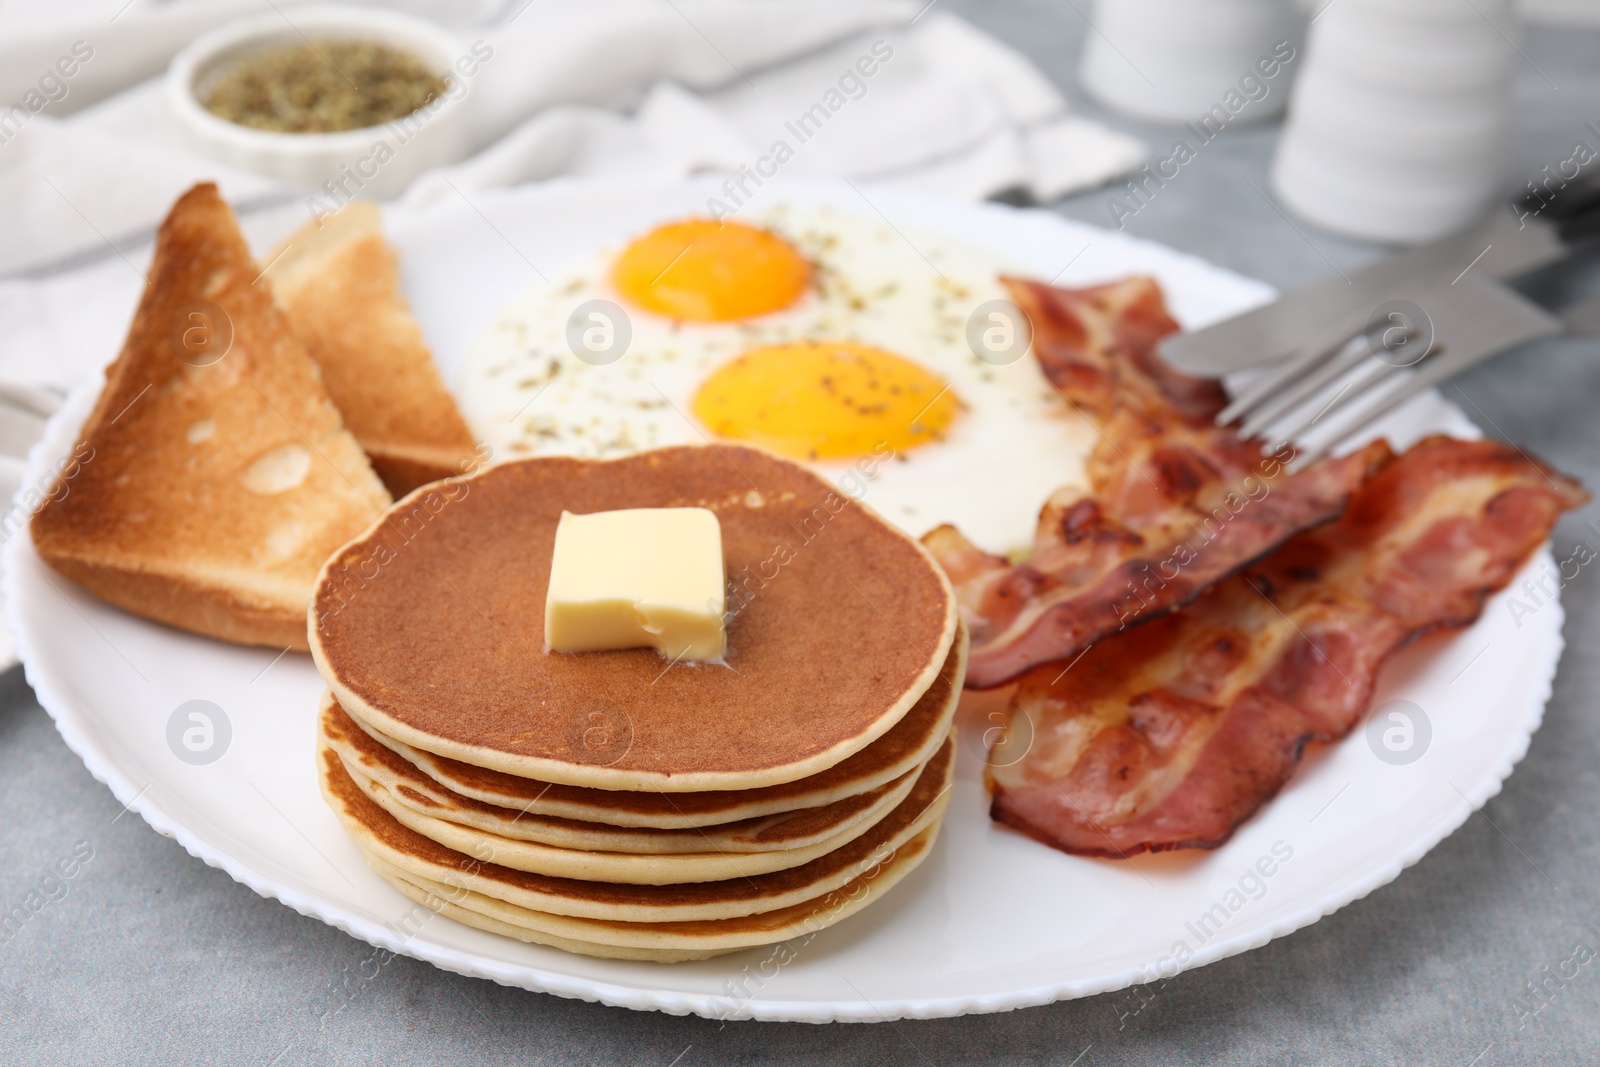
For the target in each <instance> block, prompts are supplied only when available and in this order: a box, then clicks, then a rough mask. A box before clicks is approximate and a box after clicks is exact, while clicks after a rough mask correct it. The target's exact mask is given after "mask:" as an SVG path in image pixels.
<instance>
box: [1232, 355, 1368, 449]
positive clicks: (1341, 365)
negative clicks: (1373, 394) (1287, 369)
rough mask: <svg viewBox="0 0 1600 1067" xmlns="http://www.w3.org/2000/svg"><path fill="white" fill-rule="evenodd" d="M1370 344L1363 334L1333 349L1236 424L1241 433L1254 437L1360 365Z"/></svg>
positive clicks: (1243, 435) (1366, 357)
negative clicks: (1297, 379)
mask: <svg viewBox="0 0 1600 1067" xmlns="http://www.w3.org/2000/svg"><path fill="white" fill-rule="evenodd" d="M1371 356H1372V347H1371V345H1369V344H1368V343H1367V337H1366V335H1365V334H1360V335H1357V336H1356V337H1353V338H1351V339H1350V340H1349V341H1348V342H1346V343H1345V345H1344V347H1342V348H1341V349H1339V351H1338V352H1336V353H1335V354H1334V356H1333V358H1332V359H1329V360H1326V361H1324V362H1323V364H1322V366H1320V367H1318V368H1317V369H1316V370H1315V371H1313V372H1312V373H1310V374H1308V375H1306V376H1305V377H1304V378H1303V379H1301V380H1300V381H1298V382H1295V383H1294V384H1293V385H1291V386H1289V387H1288V388H1286V389H1284V390H1282V391H1280V392H1279V393H1277V394H1276V395H1275V396H1273V397H1272V398H1271V399H1270V400H1268V401H1267V402H1265V403H1263V404H1262V405H1261V406H1260V407H1259V408H1257V409H1256V410H1255V411H1254V412H1253V413H1252V414H1251V415H1250V417H1249V418H1247V419H1245V421H1244V424H1243V425H1241V426H1240V427H1239V434H1240V436H1242V437H1255V436H1257V435H1259V434H1260V433H1261V431H1262V430H1264V429H1266V427H1268V426H1270V425H1271V424H1272V423H1273V422H1275V421H1277V420H1278V419H1280V418H1282V417H1283V415H1284V414H1285V413H1287V412H1290V411H1293V410H1294V409H1295V408H1296V407H1297V406H1299V405H1300V404H1302V403H1304V402H1305V401H1306V400H1308V399H1310V398H1311V397H1312V396H1314V395H1316V393H1317V392H1318V390H1320V389H1322V388H1323V387H1324V386H1326V385H1327V384H1328V383H1329V382H1332V381H1335V380H1337V379H1338V378H1339V377H1340V376H1341V375H1344V374H1347V373H1349V372H1350V371H1352V370H1354V369H1355V368H1356V367H1359V366H1360V365H1361V364H1362V362H1364V361H1365V360H1367V359H1370V358H1371Z"/></svg>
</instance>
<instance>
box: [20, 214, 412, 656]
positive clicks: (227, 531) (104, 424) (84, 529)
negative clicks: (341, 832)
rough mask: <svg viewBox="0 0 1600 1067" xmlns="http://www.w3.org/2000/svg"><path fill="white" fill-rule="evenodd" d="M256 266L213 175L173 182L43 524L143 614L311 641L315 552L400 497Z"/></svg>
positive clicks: (62, 559)
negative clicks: (388, 487) (123, 330)
mask: <svg viewBox="0 0 1600 1067" xmlns="http://www.w3.org/2000/svg"><path fill="white" fill-rule="evenodd" d="M258 282H259V272H258V269H257V267H256V264H255V261H254V260H253V259H252V258H251V256H250V250H249V248H248V247H247V246H246V244H245V241H244V238H243V237H242V236H241V234H240V233H239V228H238V224H237V222H236V221H235V219H234V217H233V212H232V211H230V210H229V208H228V206H227V204H225V203H224V202H223V201H222V199H221V197H219V196H218V195H217V190H216V186H214V185H211V184H205V185H197V186H195V187H194V188H193V189H191V190H189V191H188V192H187V193H185V194H184V195H183V196H182V197H181V198H179V200H178V202H177V203H176V204H174V205H173V208H172V211H171V213H170V214H169V215H168V216H167V218H166V221H165V222H163V223H162V225H161V229H160V232H159V233H158V235H157V238H156V249H155V256H154V258H153V260H152V262H151V264H150V273H149V275H148V277H147V280H146V284H145V290H144V295H143V297H142V298H141V300H140V303H139V309H138V311H137V313H136V314H135V315H134V319H133V325H132V326H131V327H130V328H129V330H128V337H127V341H126V342H125V343H124V345H123V349H122V352H121V354H120V355H119V356H118V357H117V360H116V362H114V363H113V364H111V366H110V367H108V368H107V369H106V384H105V388H104V389H103V390H102V391H101V394H100V399H99V401H98V402H97V403H96V405H95V407H94V410H93V412H92V413H91V414H90V416H89V419H88V421H87V422H86V423H85V424H84V427H83V430H82V431H81V434H80V437H79V443H78V449H77V452H76V456H77V461H76V462H75V463H74V464H73V465H72V466H71V467H69V468H68V470H67V472H66V476H64V479H63V481H62V482H61V483H59V484H58V486H57V487H56V490H55V492H53V493H52V495H51V499H50V500H48V501H47V503H46V504H45V505H44V506H43V507H42V508H41V509H40V510H39V511H38V513H37V514H36V515H35V516H34V518H33V522H32V531H33V540H34V543H35V545H36V546H37V548H38V551H39V554H40V556H42V557H43V558H44V560H45V561H46V562H47V563H49V564H50V565H51V566H52V567H54V568H55V569H56V570H58V571H60V572H61V573H62V574H64V575H66V576H67V577H68V578H71V579H72V580H73V581H76V582H78V583H79V584H80V585H82V586H84V587H85V588H87V589H88V590H89V591H90V592H91V593H93V594H94V595H96V596H98V597H100V598H101V599H102V600H106V601H108V602H110V603H112V604H115V605H117V606H119V607H122V608H125V609H127V610H128V611H131V612H134V613H135V614H139V615H144V616H146V617H148V618H152V619H157V620H159V621H161V622H165V623H170V624H171V625H173V626H178V627H181V628H183V629H186V630H193V631H195V632H196V633H202V634H208V635H210V636H213V637H219V638H222V639H223V640H226V641H234V642H239V643H243V644H262V645H274V646H279V647H285V646H287V647H294V648H302V649H303V648H305V647H306V603H307V601H308V600H309V598H310V596H311V592H312V588H313V586H314V584H315V580H316V576H317V571H318V569H319V568H320V567H321V565H322V562H323V560H324V559H326V558H327V557H328V556H329V555H330V554H331V553H332V552H333V551H334V550H335V549H337V548H338V547H339V546H340V545H342V544H343V543H344V542H346V541H348V540H350V539H351V538H352V537H354V536H356V535H357V534H359V533H360V532H361V531H362V530H363V529H365V528H366V527H367V526H368V525H370V524H371V522H372V521H373V520H374V519H376V518H377V516H378V515H379V514H381V513H382V511H383V509H384V508H385V507H386V506H387V505H388V504H389V502H390V501H389V494H388V493H387V492H385V491H384V488H383V485H382V484H381V483H380V482H379V481H378V478H377V477H376V475H374V474H373V472H372V468H371V467H370V466H369V465H368V463H367V459H366V457H365V456H364V455H363V454H362V452H361V449H360V447H359V446H358V445H357V444H356V441H355V438H354V437H352V436H351V435H350V434H349V432H347V431H346V430H345V428H344V424H343V422H342V421H341V420H340V417H339V412H338V410H337V409H336V408H335V407H334V405H333V403H332V402H331V401H330V400H329V399H328V395H327V392H326V391H325V390H324V389H323V386H322V381H321V378H320V376H319V374H318V371H317V367H316V364H315V363H313V362H312V360H311V358H310V356H308V355H307V354H306V351H305V349H304V348H303V347H302V346H301V345H300V343H299V342H298V341H297V340H296V339H295V337H294V335H293V334H292V333H291V332H290V330H289V327H288V325H287V324H286V323H285V322H284V319H283V316H282V314H281V313H280V312H279V311H278V310H277V308H276V307H275V306H274V305H273V302H272V295H271V293H270V291H269V289H268V287H267V285H266V284H265V283H259V284H258ZM230 337H231V342H230V341H229V338H230Z"/></svg>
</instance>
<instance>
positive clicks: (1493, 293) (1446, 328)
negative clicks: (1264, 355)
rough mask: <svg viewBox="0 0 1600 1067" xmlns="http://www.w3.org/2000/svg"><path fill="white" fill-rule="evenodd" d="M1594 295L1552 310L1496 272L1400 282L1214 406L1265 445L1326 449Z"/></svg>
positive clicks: (1599, 303) (1570, 318) (1588, 309)
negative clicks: (1413, 285) (1431, 282)
mask: <svg viewBox="0 0 1600 1067" xmlns="http://www.w3.org/2000/svg"><path fill="white" fill-rule="evenodd" d="M1597 312H1600V300H1594V301H1590V302H1589V303H1587V304H1583V305H1580V306H1579V307H1577V308H1574V309H1572V310H1570V311H1568V312H1567V313H1566V315H1565V317H1563V316H1560V315H1556V314H1553V313H1552V312H1550V311H1547V310H1545V309H1544V308H1542V307H1540V306H1539V305H1538V304H1535V303H1533V302H1532V301H1531V300H1528V299H1527V298H1525V297H1523V296H1521V295H1520V294H1518V293H1516V292H1514V291H1512V290H1510V289H1507V288H1505V287H1504V286H1502V285H1500V284H1498V283H1493V282H1487V283H1484V282H1474V281H1468V280H1464V279H1463V280H1458V281H1457V282H1456V283H1455V284H1451V285H1439V286H1434V287H1431V288H1422V289H1414V290H1404V289H1402V290H1399V291H1397V292H1396V293H1395V295H1394V296H1393V297H1392V298H1391V299H1389V300H1388V301H1386V302H1384V303H1383V304H1381V305H1379V307H1378V308H1377V309H1376V310H1374V311H1371V312H1367V313H1360V312H1347V313H1345V314H1342V315H1339V316H1337V317H1335V318H1334V320H1333V321H1331V322H1329V323H1328V324H1327V325H1326V327H1325V328H1324V329H1323V330H1322V331H1321V332H1320V333H1319V334H1318V335H1317V336H1315V337H1314V338H1313V339H1312V340H1311V341H1310V342H1309V343H1307V344H1306V345H1304V346H1303V347H1302V348H1301V349H1300V353H1299V354H1298V355H1294V356H1291V357H1290V358H1288V359H1286V360H1283V361H1281V362H1279V363H1275V364H1272V365H1270V366H1269V367H1268V368H1267V369H1266V370H1264V371H1262V372H1261V373H1260V374H1259V375H1258V376H1257V377H1255V378H1254V379H1252V380H1250V381H1248V383H1247V384H1245V385H1244V387H1243V388H1242V389H1240V390H1239V391H1238V393H1237V395H1236V396H1235V398H1234V400H1233V402H1232V403H1230V404H1229V405H1228V406H1227V407H1226V408H1225V409H1223V411H1222V412H1221V413H1220V414H1218V416H1217V424H1218V425H1222V426H1228V425H1234V424H1237V426H1238V430H1239V433H1240V435H1241V436H1244V437H1264V438H1266V441H1267V444H1266V445H1265V446H1264V449H1265V451H1269V452H1270V451H1273V450H1275V449H1277V448H1279V447H1281V445H1282V443H1284V442H1288V441H1295V442H1297V443H1300V444H1302V446H1303V447H1302V450H1301V453H1300V457H1299V459H1298V460H1297V462H1298V463H1301V464H1303V463H1308V462H1310V461H1311V460H1313V459H1316V458H1317V457H1318V456H1321V455H1323V454H1324V453H1326V452H1327V451H1328V450H1329V449H1331V448H1332V447H1333V446H1334V445H1335V444H1336V443H1338V442H1339V441H1340V440H1343V439H1345V438H1347V437H1349V436H1350V435H1351V434H1353V433H1355V432H1356V431H1357V430H1360V429H1362V428H1363V427H1366V426H1368V425H1369V424H1371V423H1372V422H1373V421H1375V420H1376V419H1378V418H1380V417H1382V416H1383V415H1385V414H1387V413H1388V412H1390V411H1392V410H1394V408H1396V407H1398V406H1399V405H1400V404H1402V403H1404V402H1405V401H1407V400H1409V399H1410V398H1411V397H1413V396H1415V395H1416V394H1417V393H1419V392H1421V391H1423V390H1424V389H1428V388H1430V387H1432V386H1435V385H1438V384H1440V383H1441V382H1444V381H1446V380H1447V379H1449V378H1452V377H1454V376H1455V375H1457V374H1460V373H1461V372H1462V371H1464V370H1466V369H1467V368H1469V367H1471V366H1474V365H1476V364H1478V363H1481V362H1482V361H1483V360H1485V359H1488V358H1489V357H1490V356H1493V355H1495V354H1497V353H1499V352H1504V351H1505V350H1507V349H1509V348H1512V347H1515V346H1516V345H1519V344H1522V343H1524V342H1526V341H1531V340H1534V339H1536V338H1540V337H1549V336H1553V335H1556V334H1560V333H1562V332H1564V331H1565V330H1566V329H1567V328H1568V326H1569V325H1571V326H1573V327H1582V326H1585V325H1587V324H1588V320H1589V319H1590V318H1592V317H1593V316H1594V315H1595V314H1596V313H1597Z"/></svg>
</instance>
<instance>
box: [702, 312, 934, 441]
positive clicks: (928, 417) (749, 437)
mask: <svg viewBox="0 0 1600 1067" xmlns="http://www.w3.org/2000/svg"><path fill="white" fill-rule="evenodd" d="M693 408H694V413H695V416H696V417H697V418H699V419H700V421H701V422H703V423H704V424H705V425H706V427H707V428H709V429H710V430H711V432H712V433H715V434H717V435H718V436H719V437H731V438H736V439H738V440H741V441H749V442H751V443H752V444H758V445H764V446H766V447H767V448H770V449H772V450H773V451H774V452H778V453H781V454H783V455H785V456H789V457H790V458H792V459H845V458H850V457H855V456H866V455H871V454H872V453H873V452H875V451H882V446H883V445H888V446H889V447H891V448H893V449H894V450H895V451H897V452H902V451H905V450H907V449H911V448H915V447H916V446H918V445H922V444H926V443H927V442H929V441H935V440H938V439H939V438H940V437H942V436H943V435H944V433H945V431H946V429H948V427H949V426H950V423H951V422H952V421H953V420H954V419H955V417H956V413H957V412H958V411H959V410H960V403H959V402H958V401H957V399H956V396H955V394H954V393H953V392H951V390H950V387H949V385H948V384H946V382H945V381H944V379H942V378H940V377H939V376H938V375H937V374H933V373H932V372H930V371H927V370H924V369H923V368H922V367H919V366H918V365H917V364H915V363H913V362H911V361H910V360H908V359H904V358H902V357H900V356H897V355H895V354H894V353H893V352H886V351H884V350H883V349H881V348H873V347H871V346H869V345H859V344H845V343H837V342H823V341H804V342H799V343H796V344H784V345H771V346H769V347H766V348H756V349H752V350H751V351H749V352H746V353H745V354H744V355H742V356H740V357H738V358H737V359H735V360H732V361H731V362H729V363H726V364H724V365H723V366H722V367H720V368H718V370H717V371H716V373H714V374H712V375H711V377H709V378H707V379H706V380H705V382H704V383H703V384H702V385H701V386H700V389H699V391H698V392H697V393H695V396H694V402H693Z"/></svg>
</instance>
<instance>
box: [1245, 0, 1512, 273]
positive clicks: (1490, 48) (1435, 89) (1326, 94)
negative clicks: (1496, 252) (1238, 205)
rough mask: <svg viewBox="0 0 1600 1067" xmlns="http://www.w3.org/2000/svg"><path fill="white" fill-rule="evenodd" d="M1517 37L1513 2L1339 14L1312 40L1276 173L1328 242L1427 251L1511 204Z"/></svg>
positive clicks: (1442, 0)
mask: <svg viewBox="0 0 1600 1067" xmlns="http://www.w3.org/2000/svg"><path fill="white" fill-rule="evenodd" d="M1515 33H1516V26H1515V22H1514V19H1513V16H1512V13H1511V5H1510V3H1509V0H1474V2H1473V3H1467V2H1465V0H1337V2H1336V3H1334V4H1332V5H1331V6H1329V7H1327V8H1325V9H1324V11H1323V13H1322V15H1321V16H1319V17H1318V19H1317V21H1316V22H1315V23H1314V24H1313V25H1312V27H1311V34H1310V38H1309V40H1308V41H1307V44H1306V53H1307V54H1306V57H1305V60H1304V69H1303V70H1302V71H1301V74H1300V79H1299V81H1298V82H1297V83H1296V84H1295V88H1294V94H1293V97H1292V99H1291V101H1290V105H1289V120H1288V123H1287V125H1286V127H1285V129H1284V133H1283V137H1282V139H1281V140H1280V141H1279V143H1278V151H1277V156H1276V158H1275V159H1274V160H1273V167H1272V184H1273V188H1274V190H1275V191H1276V193H1277V195H1278V199H1279V200H1281V201H1282V202H1283V204H1284V206H1285V207H1288V208H1289V209H1290V210H1292V211H1294V212H1295V213H1296V214H1298V215H1300V216H1302V217H1303V218H1305V219H1306V220H1308V221H1310V222H1312V223H1314V224H1315V225H1317V226H1320V227H1322V228H1323V229H1327V230H1331V231H1334V232H1336V233H1341V234H1345V235H1348V236H1351V237H1358V238H1362V239H1364V240H1370V241H1384V242H1399V243H1422V242H1426V241H1431V240H1434V239H1436V238H1439V237H1443V236H1445V235H1447V234H1450V233H1454V232H1456V231H1457V230H1460V229H1463V228H1464V227H1466V226H1468V225H1469V224H1471V223H1472V222H1474V221H1476V220H1477V219H1479V218H1481V217H1482V215H1483V213H1484V212H1485V211H1486V210H1487V209H1488V208H1489V206H1490V205H1491V204H1492V203H1493V201H1494V198H1495V196H1496V194H1497V193H1499V192H1501V191H1502V188H1501V187H1502V185H1503V182H1504V178H1505V173H1506V171H1505V153H1506V141H1507V138H1508V136H1509V134H1510V128H1511V73H1512V61H1513V59H1514V58H1515V51H1514V49H1513V48H1512V45H1511V41H1510V39H1509V38H1510V36H1512V35H1514V34H1515Z"/></svg>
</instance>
